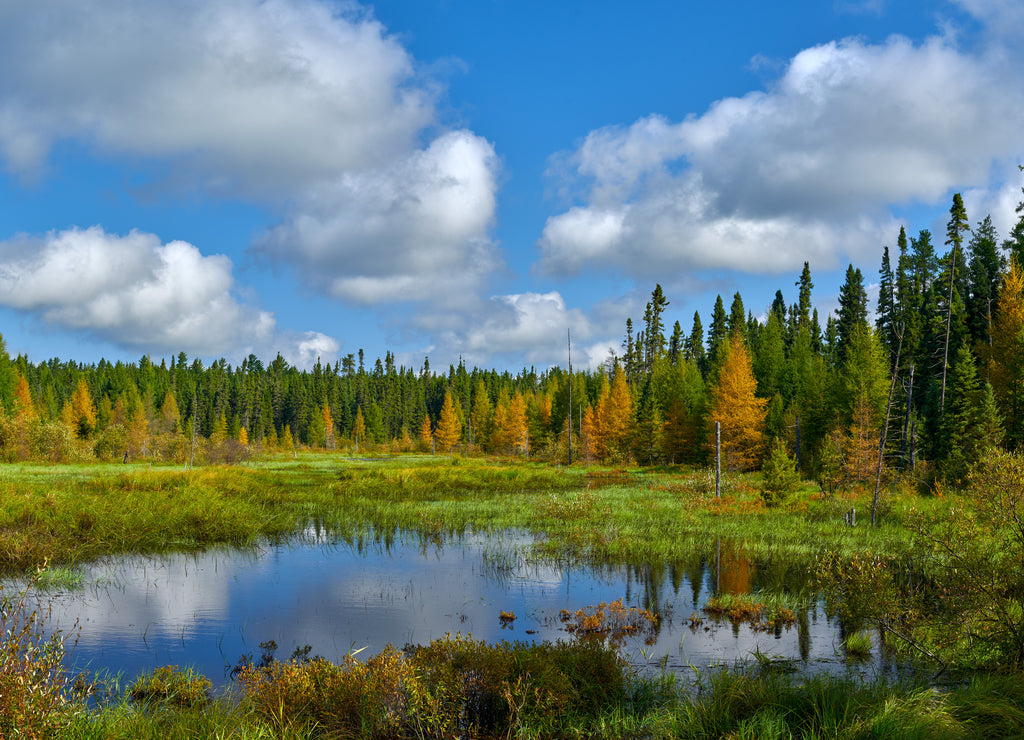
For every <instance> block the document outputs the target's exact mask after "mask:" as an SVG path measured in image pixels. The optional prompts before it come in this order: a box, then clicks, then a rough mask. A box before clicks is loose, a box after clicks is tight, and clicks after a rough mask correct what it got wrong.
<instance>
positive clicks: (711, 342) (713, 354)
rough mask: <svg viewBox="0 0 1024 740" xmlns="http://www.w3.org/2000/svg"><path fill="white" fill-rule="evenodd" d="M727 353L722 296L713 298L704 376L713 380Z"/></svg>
mask: <svg viewBox="0 0 1024 740" xmlns="http://www.w3.org/2000/svg"><path fill="white" fill-rule="evenodd" d="M728 351H729V317H728V315H727V314H726V313H725V304H724V303H722V296H720V295H719V296H716V297H715V309H714V312H713V313H712V314H711V326H710V327H709V328H708V353H707V370H706V371H705V376H706V377H709V378H712V379H713V378H714V376H715V375H716V374H717V373H718V369H719V368H720V367H721V366H722V361H723V360H724V359H725V354H726V353H727V352H728Z"/></svg>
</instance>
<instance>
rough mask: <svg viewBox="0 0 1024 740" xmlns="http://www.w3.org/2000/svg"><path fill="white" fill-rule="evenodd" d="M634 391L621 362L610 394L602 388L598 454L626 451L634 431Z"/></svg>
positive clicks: (616, 367)
mask: <svg viewBox="0 0 1024 740" xmlns="http://www.w3.org/2000/svg"><path fill="white" fill-rule="evenodd" d="M632 420H633V394H632V393H631V392H630V390H629V383H628V382H627V380H626V373H625V371H624V370H623V369H622V367H621V366H620V365H618V364H616V365H615V374H614V375H613V376H612V381H611V386H610V388H609V391H608V393H607V394H605V392H604V388H603V387H602V389H601V397H600V398H599V399H598V405H597V429H596V431H597V435H598V444H597V452H598V457H601V458H604V457H607V456H609V455H611V454H619V455H626V454H627V453H628V450H629V443H630V439H631V437H632V432H633V429H632V427H633V424H632Z"/></svg>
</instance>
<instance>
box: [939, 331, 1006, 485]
mask: <svg viewBox="0 0 1024 740" xmlns="http://www.w3.org/2000/svg"><path fill="white" fill-rule="evenodd" d="M993 406H994V399H993V396H992V394H991V387H990V386H987V385H986V388H985V389H983V388H982V386H981V383H980V381H979V380H978V374H977V370H976V368H975V364H974V355H972V354H971V351H970V350H969V349H967V347H966V346H963V345H961V346H960V348H959V350H958V351H957V355H956V359H955V361H954V364H953V368H952V370H951V372H950V384H949V406H948V409H947V412H946V414H945V415H944V416H943V418H942V437H943V439H942V452H943V453H944V454H943V459H942V472H943V474H944V475H945V477H946V479H947V480H949V481H951V482H953V483H962V482H963V481H964V480H966V478H967V473H968V471H969V470H970V468H971V466H972V465H974V464H975V463H977V462H979V461H980V460H981V459H982V456H983V455H984V454H985V453H987V452H989V451H990V447H991V445H992V443H993V441H995V442H996V443H998V440H999V437H1000V436H1001V435H1000V434H999V417H998V412H994V408H993Z"/></svg>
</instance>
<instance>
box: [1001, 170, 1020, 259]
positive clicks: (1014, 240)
mask: <svg viewBox="0 0 1024 740" xmlns="http://www.w3.org/2000/svg"><path fill="white" fill-rule="evenodd" d="M1018 167H1019V168H1020V170H1021V172H1024V165H1018ZM1021 193H1024V188H1021ZM1016 212H1017V213H1019V214H1020V218H1019V219H1018V220H1017V223H1016V224H1014V225H1013V228H1011V229H1010V236H1009V238H1007V239H1006V241H1004V242H1003V249H1004V250H1006V252H1007V253H1008V256H1009V258H1010V259H1015V260H1017V264H1018V265H1019V266H1024V200H1021V202H1020V203H1018V204H1017V208H1016Z"/></svg>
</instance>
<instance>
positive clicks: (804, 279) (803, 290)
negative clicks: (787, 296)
mask: <svg viewBox="0 0 1024 740" xmlns="http://www.w3.org/2000/svg"><path fill="white" fill-rule="evenodd" d="M796 284H797V286H798V287H799V289H800V293H799V296H798V298H797V325H798V326H806V325H808V323H809V322H810V320H811V290H812V289H813V288H814V283H813V282H811V266H810V263H808V262H804V269H803V270H802V271H801V272H800V279H799V280H798V281H797V283H796Z"/></svg>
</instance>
